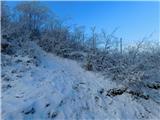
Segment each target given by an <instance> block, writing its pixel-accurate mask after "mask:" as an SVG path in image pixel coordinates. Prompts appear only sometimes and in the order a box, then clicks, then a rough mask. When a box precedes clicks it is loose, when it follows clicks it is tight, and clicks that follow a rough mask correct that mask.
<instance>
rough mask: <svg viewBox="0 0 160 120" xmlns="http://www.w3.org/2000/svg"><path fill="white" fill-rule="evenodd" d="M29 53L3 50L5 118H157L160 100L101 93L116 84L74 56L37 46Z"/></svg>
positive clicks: (114, 86)
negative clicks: (85, 67)
mask: <svg viewBox="0 0 160 120" xmlns="http://www.w3.org/2000/svg"><path fill="white" fill-rule="evenodd" d="M32 48H35V50H36V51H35V53H34V54H35V55H36V57H37V59H38V60H39V62H38V65H35V64H34V62H33V61H34V60H33V58H30V57H29V56H25V57H22V56H20V55H18V56H8V55H3V56H2V57H3V59H2V62H3V64H6V65H5V66H3V67H2V84H3V86H2V118H3V119H5V120H22V119H24V120H28V119H29V120H30V119H34V120H41V119H42V120H43V119H45V120H46V119H57V120H63V119H68V120H75V119H85V120H86V119H87V120H88V119H96V120H103V119H109V120H110V119H116V120H117V119H121V120H123V119H129V120H131V119H132V120H135V119H154V120H155V119H157V120H158V118H160V116H159V112H160V105H159V104H158V103H156V102H154V101H152V100H151V99H149V100H144V99H139V100H134V99H133V98H132V97H131V95H129V94H127V93H124V94H122V95H118V96H115V97H109V96H106V95H105V94H101V92H100V91H101V90H102V89H104V90H105V91H107V90H109V89H111V88H116V87H117V85H116V84H115V83H114V82H112V81H111V80H110V79H104V78H103V77H102V76H100V75H99V74H95V73H92V72H88V71H85V70H84V69H83V68H81V66H80V65H79V64H78V63H77V62H75V61H72V60H67V59H62V58H59V57H57V56H54V55H52V54H48V53H45V52H44V51H43V50H41V48H39V47H38V46H37V45H35V44H32Z"/></svg>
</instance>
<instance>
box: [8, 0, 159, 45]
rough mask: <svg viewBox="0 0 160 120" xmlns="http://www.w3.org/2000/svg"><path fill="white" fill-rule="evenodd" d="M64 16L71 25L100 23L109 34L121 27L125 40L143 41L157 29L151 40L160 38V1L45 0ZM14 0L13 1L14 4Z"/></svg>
mask: <svg viewBox="0 0 160 120" xmlns="http://www.w3.org/2000/svg"><path fill="white" fill-rule="evenodd" d="M44 4H45V5H47V6H48V7H49V8H51V9H52V10H53V11H54V12H55V13H56V14H57V15H58V16H60V18H62V19H64V20H65V19H68V18H69V23H70V24H71V25H74V24H77V25H82V26H85V28H86V31H87V32H89V29H90V27H92V26H96V27H97V31H99V30H100V29H101V28H103V29H105V30H106V31H107V32H108V33H109V32H111V31H112V30H113V29H114V28H115V27H119V29H118V31H117V33H116V35H117V37H122V38H123V39H124V41H125V43H131V42H134V41H138V40H141V39H142V38H143V37H144V36H148V35H149V34H151V33H152V32H153V37H152V38H151V39H154V40H157V41H158V39H159V34H160V30H159V21H160V2H145V1H143V2H136V1H133V2H129V1H128V2H127V1H124V2H118V1H112V2H107V1H106V2H102V1H101V2H98V1H94V2H87V1H80V2H75V1H70V2H56V1H49V2H44ZM10 5H12V6H13V5H14V3H13V2H12V4H10Z"/></svg>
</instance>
